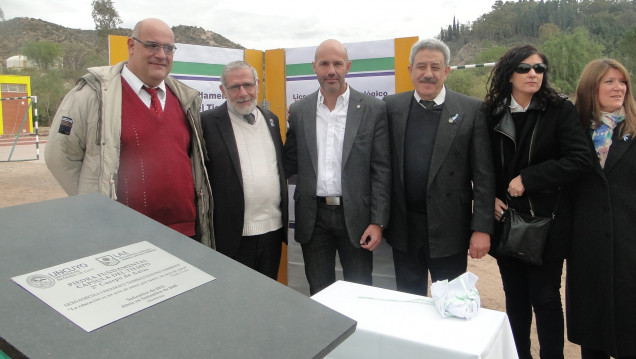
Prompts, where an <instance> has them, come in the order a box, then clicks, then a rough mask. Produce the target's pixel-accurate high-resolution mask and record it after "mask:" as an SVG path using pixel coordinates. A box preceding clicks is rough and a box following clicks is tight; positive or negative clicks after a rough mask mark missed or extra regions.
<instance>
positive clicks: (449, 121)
mask: <svg viewBox="0 0 636 359" xmlns="http://www.w3.org/2000/svg"><path fill="white" fill-rule="evenodd" d="M457 117H459V114H458V113H456V114H455V115H453V117H451V118H449V119H448V123H454V122H455V120H457Z"/></svg>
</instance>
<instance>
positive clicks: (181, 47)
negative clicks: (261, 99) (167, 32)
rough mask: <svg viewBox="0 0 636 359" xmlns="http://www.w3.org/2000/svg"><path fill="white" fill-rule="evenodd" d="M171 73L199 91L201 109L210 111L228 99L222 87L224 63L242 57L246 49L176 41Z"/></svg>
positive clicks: (241, 58)
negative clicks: (224, 95) (224, 96)
mask: <svg viewBox="0 0 636 359" xmlns="http://www.w3.org/2000/svg"><path fill="white" fill-rule="evenodd" d="M175 46H177V51H176V52H175V53H174V60H173V64H172V72H171V73H170V75H172V77H174V78H176V79H178V80H179V81H181V82H183V83H185V84H186V85H188V86H190V87H192V88H194V89H197V90H199V93H200V95H201V101H202V103H201V111H205V110H211V109H213V108H215V107H217V106H220V105H221V104H223V102H225V99H224V98H223V94H222V93H221V90H220V89H219V86H220V85H221V72H222V71H223V67H224V66H225V64H227V63H229V62H232V61H237V60H243V50H241V49H226V48H222V47H212V46H199V45H188V44H179V43H177V44H175Z"/></svg>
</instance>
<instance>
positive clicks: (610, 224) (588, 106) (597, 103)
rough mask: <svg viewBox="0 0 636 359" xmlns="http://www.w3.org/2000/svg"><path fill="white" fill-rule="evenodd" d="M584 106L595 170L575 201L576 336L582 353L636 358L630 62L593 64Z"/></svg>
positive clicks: (635, 128) (634, 127) (572, 288)
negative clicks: (628, 68)
mask: <svg viewBox="0 0 636 359" xmlns="http://www.w3.org/2000/svg"><path fill="white" fill-rule="evenodd" d="M576 108H577V110H578V112H579V117H580V121H581V124H582V126H583V127H584V128H585V129H586V130H587V131H588V134H589V140H590V141H589V148H590V151H589V152H590V157H592V158H594V170H593V171H592V172H591V173H590V174H588V175H586V176H585V177H584V178H583V179H582V181H581V182H579V184H578V188H577V191H576V194H575V200H574V209H575V210H574V213H573V218H574V223H573V242H572V249H571V253H570V256H569V259H568V262H567V286H566V288H567V289H566V314H567V328H568V339H569V340H570V341H571V342H573V343H576V344H580V345H581V358H582V359H596V358H599V359H600V358H609V356H610V355H611V356H613V357H615V358H621V359H623V358H636V274H635V273H636V180H635V178H636V177H635V174H636V145H635V144H634V142H635V141H634V136H635V135H636V103H635V102H634V98H633V94H632V91H631V83H630V78H629V73H628V72H627V70H626V69H625V67H623V65H621V64H620V63H618V62H617V61H616V60H612V59H601V60H595V61H592V62H590V63H589V64H588V65H587V66H586V67H585V69H584V70H583V73H582V74H581V79H580V81H579V85H578V88H577V90H576Z"/></svg>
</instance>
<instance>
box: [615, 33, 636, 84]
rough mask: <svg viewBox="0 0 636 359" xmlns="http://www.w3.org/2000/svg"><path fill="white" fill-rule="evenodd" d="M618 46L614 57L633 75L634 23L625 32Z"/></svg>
mask: <svg viewBox="0 0 636 359" xmlns="http://www.w3.org/2000/svg"><path fill="white" fill-rule="evenodd" d="M618 47H619V49H620V51H619V52H618V53H617V54H616V55H617V56H614V57H616V58H617V60H619V61H621V63H622V64H623V65H624V66H625V67H626V68H627V70H629V72H630V73H631V74H632V76H633V75H634V74H636V25H635V26H632V28H631V29H629V31H627V33H625V37H624V38H623V40H621V42H620V43H619V46H618Z"/></svg>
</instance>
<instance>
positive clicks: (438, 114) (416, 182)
mask: <svg viewBox="0 0 636 359" xmlns="http://www.w3.org/2000/svg"><path fill="white" fill-rule="evenodd" d="M449 62H450V50H449V49H448V47H447V46H446V45H445V44H444V43H443V42H441V41H439V40H434V39H431V40H421V41H419V42H417V43H415V44H414V45H413V47H412V48H411V56H410V65H409V67H408V69H409V73H410V75H411V80H412V82H413V86H414V87H415V91H408V92H403V93H399V94H395V95H390V96H387V97H386V98H385V99H384V100H385V102H386V107H387V117H388V121H389V132H390V137H391V161H392V168H393V181H392V190H391V216H390V220H389V226H388V229H387V231H386V232H387V233H386V234H385V236H386V238H387V242H388V243H389V244H390V245H391V246H392V247H393V261H394V264H395V277H396V281H397V289H398V290H400V291H404V292H409V293H414V294H418V295H427V292H428V289H427V288H428V272H429V271H430V273H431V279H432V281H433V282H435V281H438V280H444V279H449V280H450V279H453V278H455V277H457V276H458V275H460V274H462V273H464V272H465V271H466V267H467V261H468V260H467V254H466V252H467V250H468V253H469V254H470V256H471V257H472V258H482V257H483V256H485V255H486V254H487V253H488V250H489V248H490V235H491V234H492V230H493V218H494V212H493V208H494V203H495V196H494V191H495V187H494V184H495V179H494V172H493V163H492V150H491V147H490V140H489V137H488V131H487V127H486V121H485V118H484V112H483V107H482V105H483V104H482V102H481V101H479V100H477V99H473V98H470V97H467V96H464V95H461V94H458V93H455V92H452V91H449V90H447V89H446V88H445V86H444V81H445V79H446V76H448V74H449V72H450V66H449Z"/></svg>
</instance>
